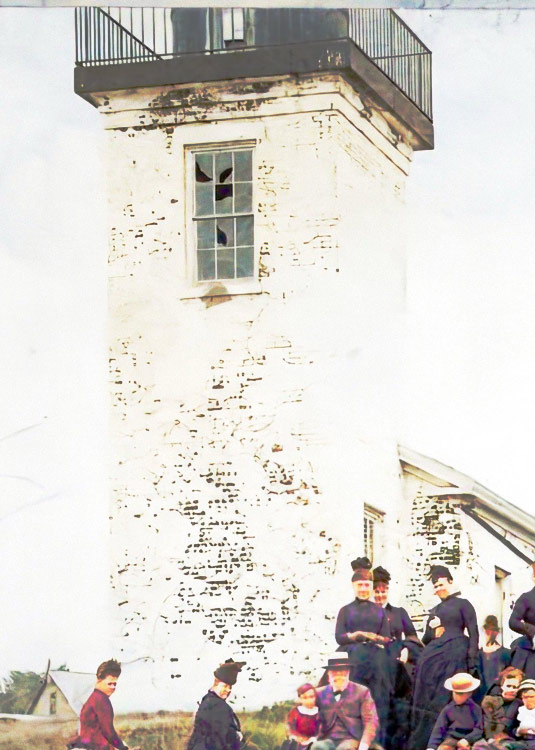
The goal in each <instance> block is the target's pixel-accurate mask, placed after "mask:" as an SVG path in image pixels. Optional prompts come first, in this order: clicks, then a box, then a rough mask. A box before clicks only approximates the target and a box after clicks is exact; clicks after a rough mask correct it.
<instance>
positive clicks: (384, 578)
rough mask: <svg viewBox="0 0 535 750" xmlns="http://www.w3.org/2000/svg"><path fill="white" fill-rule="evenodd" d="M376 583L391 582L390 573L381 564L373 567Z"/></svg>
mask: <svg viewBox="0 0 535 750" xmlns="http://www.w3.org/2000/svg"><path fill="white" fill-rule="evenodd" d="M376 583H390V573H389V572H388V570H387V569H386V568H383V567H382V566H381V565H378V566H377V567H376V568H374V569H373V585H374V586H375V584H376Z"/></svg>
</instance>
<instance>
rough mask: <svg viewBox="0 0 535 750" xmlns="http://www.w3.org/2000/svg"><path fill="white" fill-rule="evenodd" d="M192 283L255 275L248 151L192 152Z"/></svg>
mask: <svg viewBox="0 0 535 750" xmlns="http://www.w3.org/2000/svg"><path fill="white" fill-rule="evenodd" d="M193 160H194V170H195V178H194V184H195V190H194V202H193V224H194V241H195V248H196V278H197V281H221V280H228V279H247V278H252V277H253V276H254V275H255V253H254V214H253V181H252V180H253V176H252V175H253V150H252V148H228V149H222V150H206V151H194V152H193Z"/></svg>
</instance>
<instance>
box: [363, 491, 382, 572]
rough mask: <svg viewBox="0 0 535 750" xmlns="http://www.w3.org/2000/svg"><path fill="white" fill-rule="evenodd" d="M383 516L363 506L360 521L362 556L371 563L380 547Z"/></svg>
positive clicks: (377, 511)
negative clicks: (362, 516) (362, 514)
mask: <svg viewBox="0 0 535 750" xmlns="http://www.w3.org/2000/svg"><path fill="white" fill-rule="evenodd" d="M382 523H383V514H382V513H381V511H380V510H376V509H375V508H372V507H371V506H370V505H364V518H363V521H362V529H363V533H362V536H363V539H362V541H363V547H364V554H365V555H366V557H367V558H368V559H369V560H370V561H371V562H372V563H373V558H374V554H375V552H377V551H380V547H381V539H380V537H381V533H380V532H381V525H382Z"/></svg>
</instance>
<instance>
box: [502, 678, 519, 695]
mask: <svg viewBox="0 0 535 750" xmlns="http://www.w3.org/2000/svg"><path fill="white" fill-rule="evenodd" d="M519 685H520V678H519V677H508V678H507V679H505V680H504V681H503V682H502V695H503V697H504V698H505V700H506V701H512V700H513V698H514V697H515V696H516V691H517V690H518V686H519Z"/></svg>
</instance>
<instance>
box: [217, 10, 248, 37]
mask: <svg viewBox="0 0 535 750" xmlns="http://www.w3.org/2000/svg"><path fill="white" fill-rule="evenodd" d="M222 21H223V41H224V43H225V45H229V44H232V42H243V40H244V39H245V34H244V25H245V24H244V10H243V8H223V9H222Z"/></svg>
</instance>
